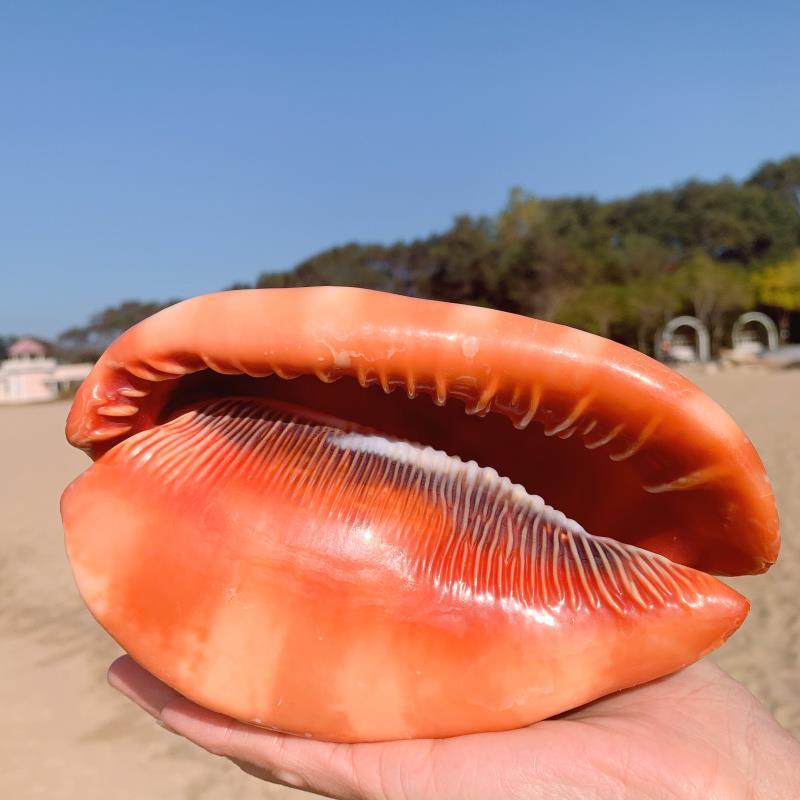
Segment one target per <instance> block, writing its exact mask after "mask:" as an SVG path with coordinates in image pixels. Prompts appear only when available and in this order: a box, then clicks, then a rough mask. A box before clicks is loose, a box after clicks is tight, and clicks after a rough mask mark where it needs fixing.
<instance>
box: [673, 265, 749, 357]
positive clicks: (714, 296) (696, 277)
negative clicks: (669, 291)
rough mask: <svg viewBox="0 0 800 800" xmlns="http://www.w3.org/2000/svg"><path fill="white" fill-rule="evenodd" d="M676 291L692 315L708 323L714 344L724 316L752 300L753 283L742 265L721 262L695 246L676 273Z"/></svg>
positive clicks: (718, 341) (717, 341) (745, 306)
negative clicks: (686, 303)
mask: <svg viewBox="0 0 800 800" xmlns="http://www.w3.org/2000/svg"><path fill="white" fill-rule="evenodd" d="M674 280H675V286H676V289H677V291H678V292H679V294H680V295H681V296H682V297H683V298H684V299H685V300H686V301H687V302H688V303H689V305H691V307H692V310H693V311H694V315H695V316H696V317H697V318H698V319H699V320H700V321H701V322H702V323H703V324H705V325H706V327H708V329H709V331H710V332H711V340H712V344H713V346H714V347H715V348H716V347H718V346H719V344H720V342H721V340H722V333H723V325H724V322H725V320H726V317H727V316H728V315H729V314H730V313H731V312H733V311H738V310H741V309H743V308H748V307H749V306H751V305H752V304H753V301H754V295H755V293H754V291H753V284H752V281H751V279H750V277H749V276H748V274H747V272H746V271H745V270H743V269H742V268H741V267H735V266H731V265H729V264H720V263H717V262H716V261H713V260H712V259H711V258H710V257H709V256H708V255H707V254H706V253H705V252H703V251H701V250H697V251H695V252H693V253H692V254H691V255H690V256H689V258H688V259H687V260H686V261H685V262H684V264H682V265H681V267H680V268H679V269H678V270H677V271H676V273H675V278H674Z"/></svg>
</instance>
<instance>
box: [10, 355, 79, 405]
mask: <svg viewBox="0 0 800 800" xmlns="http://www.w3.org/2000/svg"><path fill="white" fill-rule="evenodd" d="M8 355H9V357H8V358H7V359H6V360H5V361H0V403H38V402H42V401H45V400H55V398H56V397H58V395H59V393H60V392H62V391H67V390H68V389H70V388H72V387H74V386H76V385H77V384H79V383H80V382H81V381H82V380H83V379H84V378H85V377H86V376H87V375H88V374H89V372H90V371H91V369H92V364H59V363H58V362H57V361H56V360H55V359H54V358H47V355H46V353H45V348H44V345H43V344H42V343H41V342H37V341H36V340H35V339H20V340H19V341H16V342H14V344H12V345H11V347H9V349H8Z"/></svg>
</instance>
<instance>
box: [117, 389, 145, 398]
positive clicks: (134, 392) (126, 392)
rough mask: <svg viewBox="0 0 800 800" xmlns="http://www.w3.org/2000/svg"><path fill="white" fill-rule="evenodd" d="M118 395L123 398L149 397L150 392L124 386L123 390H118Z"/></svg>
mask: <svg viewBox="0 0 800 800" xmlns="http://www.w3.org/2000/svg"><path fill="white" fill-rule="evenodd" d="M117 394H121V395H122V396H123V397H132V398H138V397H147V395H148V394H150V392H148V391H146V390H144V389H134V388H133V386H123V387H122V388H121V389H117Z"/></svg>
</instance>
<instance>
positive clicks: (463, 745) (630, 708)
mask: <svg viewBox="0 0 800 800" xmlns="http://www.w3.org/2000/svg"><path fill="white" fill-rule="evenodd" d="M109 676H110V680H111V683H112V685H114V686H115V687H116V688H118V689H120V690H121V691H123V692H124V693H125V694H126V695H128V696H129V697H130V698H131V699H133V700H134V701H135V702H137V703H138V704H139V705H140V706H142V707H143V708H145V710H147V711H149V712H150V713H151V714H154V715H155V716H160V717H161V718H162V720H163V721H164V723H165V724H166V725H167V726H168V727H170V728H171V729H173V730H174V731H176V732H177V733H180V734H181V735H183V736H185V737H186V738H188V739H190V740H191V741H193V742H195V743H196V744H198V745H200V746H201V747H204V748H206V749H207V750H209V751H211V752H212V753H217V754H219V755H225V756H227V757H229V758H231V759H232V760H234V761H235V762H236V763H237V764H239V766H241V767H242V768H243V769H245V770H246V771H247V772H249V773H251V774H252V775H255V776H257V777H260V778H264V779H266V780H271V781H277V782H280V783H286V784H288V785H291V786H299V787H302V788H306V789H309V790H312V791H317V792H321V793H325V794H329V795H331V796H334V797H342V798H376V800H382V799H383V798H386V799H387V800H395V798H396V799H397V800H408V799H409V798H415V799H416V798H419V799H420V800H425V799H426V798H437V800H439V799H440V798H441V799H442V800H448V799H449V798H453V800H456V799H458V800H461V799H462V798H472V797H480V798H485V799H486V800H493V798H498V799H499V798H515V800H516V798H530V799H531V800H535V799H536V798H548V800H553V799H554V798H557V799H558V800H568V798H586V797H591V798H596V799H597V800H605V799H606V798H609V799H611V798H615V799H616V798H638V797H646V798H648V799H649V800H659V798H671V799H672V798H700V797H702V798H704V800H709V799H711V798H738V797H742V798H744V797H747V798H770V799H771V800H781V799H782V798H784V797H786V798H789V797H796V796H800V795H798V793H800V784H795V783H794V781H795V780H796V778H795V775H797V774H798V773H800V747H798V745H797V743H796V742H795V741H794V740H793V739H792V738H791V737H790V736H789V735H788V734H787V733H786V732H785V731H783V730H782V729H781V728H780V727H779V726H778V725H777V723H775V722H774V720H773V719H772V718H771V717H770V716H769V714H768V713H767V712H766V711H765V710H764V709H763V708H762V707H761V706H759V705H758V703H756V701H755V700H754V699H753V697H752V696H751V695H750V694H749V693H748V692H747V691H746V690H745V689H744V688H742V687H741V686H740V685H739V684H737V683H736V682H735V681H733V680H732V679H731V678H729V677H728V676H727V675H725V674H724V673H723V672H722V671H721V670H719V669H718V668H717V667H715V666H713V665H712V664H710V663H700V664H696V665H694V666H693V667H690V668H688V669H686V670H683V671H682V672H680V673H677V674H675V675H672V676H670V677H668V678H664V679H662V680H660V681H655V682H653V683H650V684H647V685H646V686H642V687H639V688H636V689H631V690H628V691H626V692H621V693H619V694H616V695H613V696H611V697H608V698H605V699H603V700H600V701H598V702H595V703H592V704H591V705H588V706H585V707H583V708H581V709H579V710H577V711H573V712H570V713H569V714H565V715H563V716H562V717H560V718H558V719H553V720H547V721H545V722H540V723H538V724H536V725H531V726H529V727H527V728H522V729H520V730H515V731H508V732H504V733H487V734H476V735H472V736H462V737H457V738H453V739H440V740H411V741H397V742H382V743H374V744H358V745H349V744H331V743H328V742H317V741H311V740H308V739H300V738H296V737H292V736H286V735H282V734H275V733H271V732H269V731H265V730H262V729H259V728H254V727H250V726H247V725H243V724H242V723H238V722H235V721H233V720H231V719H229V718H227V717H224V716H221V715H219V714H215V713H213V712H210V711H207V710H205V709H202V708H200V707H199V706H196V705H194V704H193V703H190V702H189V701H188V700H185V699H184V698H182V697H180V696H179V695H177V694H176V693H175V692H173V691H172V690H171V689H169V688H168V687H166V686H165V685H164V684H162V683H160V682H159V681H157V680H156V679H155V678H153V677H152V676H151V675H149V674H148V673H147V672H145V671H144V670H142V669H141V668H140V667H138V666H137V665H136V664H135V663H134V662H133V661H132V660H131V659H130V658H128V657H127V656H126V657H123V658H121V659H119V660H118V661H117V662H115V664H114V665H113V666H112V668H111V671H110V673H109Z"/></svg>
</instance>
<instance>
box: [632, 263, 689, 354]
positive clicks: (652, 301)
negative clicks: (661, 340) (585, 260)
mask: <svg viewBox="0 0 800 800" xmlns="http://www.w3.org/2000/svg"><path fill="white" fill-rule="evenodd" d="M682 304H683V300H682V298H681V296H680V293H679V291H678V288H677V286H676V281H675V280H674V279H673V278H672V277H670V276H667V275H658V276H655V277H648V278H639V279H638V280H635V281H631V282H630V283H628V284H627V286H626V287H625V306H626V310H627V318H628V321H629V322H630V323H631V324H632V325H633V327H634V328H635V330H636V347H637V349H638V350H641V351H642V352H643V353H649V352H650V349H651V343H652V341H653V336H654V334H655V332H656V331H657V330H658V329H659V328H660V327H662V326H663V325H664V324H666V323H667V322H668V321H669V320H670V319H671V318H672V317H674V316H675V314H676V313H677V311H678V310H679V309H680V307H681V305H682Z"/></svg>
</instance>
